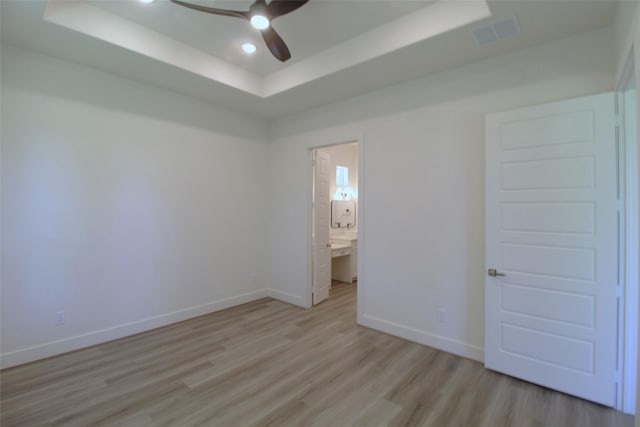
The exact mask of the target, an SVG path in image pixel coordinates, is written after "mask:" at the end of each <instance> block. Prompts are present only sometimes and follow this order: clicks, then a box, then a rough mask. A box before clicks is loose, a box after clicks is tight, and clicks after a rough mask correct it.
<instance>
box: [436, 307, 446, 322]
mask: <svg viewBox="0 0 640 427" xmlns="http://www.w3.org/2000/svg"><path fill="white" fill-rule="evenodd" d="M438 322H440V323H447V310H445V309H443V308H439V309H438Z"/></svg>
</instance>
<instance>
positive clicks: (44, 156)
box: [0, 46, 268, 367]
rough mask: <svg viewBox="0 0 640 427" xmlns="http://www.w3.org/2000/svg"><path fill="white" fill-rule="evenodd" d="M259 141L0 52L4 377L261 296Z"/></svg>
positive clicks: (176, 102) (255, 128)
mask: <svg viewBox="0 0 640 427" xmlns="http://www.w3.org/2000/svg"><path fill="white" fill-rule="evenodd" d="M266 131H267V128H266V123H265V122H263V121H262V120H258V119H254V118H251V117H248V116H245V115H241V114H237V113H234V112H231V111H228V110H225V109H222V108H215V107H212V106H211V105H207V104H203V103H200V102H197V101H195V100H192V99H189V98H186V97H183V96H181V95H177V94H174V93H171V92H169V91H165V90H161V89H157V88H153V87H150V86H145V85H142V84H138V83H135V82H132V81H130V80H126V79H121V78H118V77H116V76H113V75H110V74H106V73H103V72H100V71H97V70H93V69H90V68H86V67H83V66H79V65H75V64H72V63H69V62H64V61H60V60H57V59H53V58H50V57H46V56H41V55H37V54H32V53H27V52H25V51H22V50H19V49H16V48H11V47H8V46H3V47H2V133H1V136H2V147H1V155H2V163H1V166H2V175H1V178H2V182H1V185H2V187H1V190H2V200H1V201H2V246H1V248H2V276H1V280H2V288H1V292H2V306H1V307H2V310H1V311H2V314H1V319H0V323H1V328H2V329H1V335H2V341H1V342H0V346H1V351H2V366H3V367H6V366H11V365H14V364H18V363H23V362H26V361H29V360H33V359H36V358H40V357H44V356H48V355H51V354H56V353H60V352H63V351H68V350H71V349H75V348H78V347H82V346H86V345H91V344H94V343H97V342H101V341H105V340H108V339H113V338H116V337H120V336H123V335H127V334H130V333H134V332H138V331H141V330H145V329H149V328H152V327H156V326H160V325H163V324H166V323H170V322H175V321H177V320H182V319H184V318H188V317H191V316H195V315H198V314H203V313H206V312H210V311H213V310H216V309H220V308H224V307H227V306H229V305H234V304H238V303H242V302H245V301H248V300H251V299H255V298H259V297H262V296H265V295H266V291H265V283H264V281H263V277H264V271H265V264H264V256H263V255H264V250H265V238H266V232H265V229H266V228H265V227H266V225H267V220H266V218H265V216H264V215H260V212H262V211H263V210H264V209H265V206H266V204H267V195H266V192H267V189H268V188H267V185H266V184H265V179H264V178H265V176H267V173H268V170H267V152H268V145H267V144H266V142H267V141H266V137H265V136H264V135H266ZM57 311H64V312H65V314H66V323H65V324H64V325H63V326H55V325H54V322H55V319H56V312H57Z"/></svg>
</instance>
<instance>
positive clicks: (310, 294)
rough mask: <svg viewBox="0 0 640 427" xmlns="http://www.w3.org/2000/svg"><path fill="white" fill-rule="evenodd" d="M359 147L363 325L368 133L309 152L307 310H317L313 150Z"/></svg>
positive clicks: (359, 310) (359, 299) (359, 303)
mask: <svg viewBox="0 0 640 427" xmlns="http://www.w3.org/2000/svg"><path fill="white" fill-rule="evenodd" d="M344 144H358V209H356V217H357V229H358V260H357V262H358V282H357V293H358V296H357V315H358V323H361V319H360V317H361V316H362V301H364V299H363V298H364V282H365V281H366V278H365V276H364V262H365V245H364V241H365V215H364V211H365V140H364V134H363V133H362V134H359V135H358V136H356V137H354V138H345V139H340V140H337V141H335V140H334V141H333V142H329V143H325V144H318V145H313V146H310V147H308V149H307V181H308V184H307V286H306V289H307V290H306V294H307V295H306V297H305V308H311V307H313V239H312V234H313V186H314V175H313V173H314V165H313V151H314V150H317V149H322V148H327V147H334V146H336V145H344Z"/></svg>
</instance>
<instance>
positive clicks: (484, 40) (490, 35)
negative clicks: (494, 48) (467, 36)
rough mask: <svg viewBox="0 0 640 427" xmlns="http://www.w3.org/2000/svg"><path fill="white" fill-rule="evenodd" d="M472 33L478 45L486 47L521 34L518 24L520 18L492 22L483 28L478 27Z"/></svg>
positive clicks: (513, 17)
mask: <svg viewBox="0 0 640 427" xmlns="http://www.w3.org/2000/svg"><path fill="white" fill-rule="evenodd" d="M471 32H472V34H473V38H474V39H475V41H476V43H478V44H479V45H485V44H488V43H493V42H495V41H497V40H500V39H505V38H507V37H511V36H515V35H516V34H520V24H519V23H518V18H516V17H515V16H512V17H510V18H507V19H500V20H498V21H494V22H491V23H489V24H486V25H483V26H482V27H476V28H474V29H473V30H472V31H471Z"/></svg>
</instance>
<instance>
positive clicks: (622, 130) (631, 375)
mask: <svg viewBox="0 0 640 427" xmlns="http://www.w3.org/2000/svg"><path fill="white" fill-rule="evenodd" d="M634 62H635V59H634V54H633V51H632V50H630V51H629V52H628V55H627V59H626V61H625V65H624V66H623V69H622V73H621V75H620V77H619V79H618V84H617V89H616V106H615V107H616V120H617V121H616V134H617V135H618V144H619V146H618V161H619V170H618V179H619V182H620V192H621V194H620V201H621V203H622V206H621V207H620V213H621V218H620V223H621V224H620V225H621V226H620V231H619V239H620V242H619V245H620V246H619V250H620V254H621V256H620V257H619V264H620V265H619V269H620V270H619V271H620V278H621V281H622V286H623V289H624V291H623V295H621V296H620V297H621V299H622V301H621V303H622V310H621V313H620V318H619V323H620V330H621V333H620V334H619V342H618V354H619V356H618V363H619V366H620V378H619V379H618V380H619V382H618V395H619V396H620V397H621V398H620V399H618V402H617V405H616V409H618V410H620V411H623V412H626V413H631V414H633V413H634V412H637V410H638V408H636V393H637V390H636V387H637V374H638V320H639V319H638V276H639V271H638V262H637V260H638V256H639V252H638V225H639V224H638V215H639V212H638V204H637V200H638V197H637V195H638V141H637V139H635V140H634V139H633V138H627V135H626V129H627V128H626V125H627V114H628V113H627V112H626V108H625V91H626V89H627V87H628V85H629V83H630V82H632V81H633V80H634V79H635V66H634ZM635 84H636V87H637V84H638V82H635ZM636 90H637V89H636ZM637 110H638V105H637V102H636V111H637ZM637 126H638V124H637V117H636V135H637V134H638V129H637ZM634 200H635V203H631V201H634ZM634 409H635V411H634Z"/></svg>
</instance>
